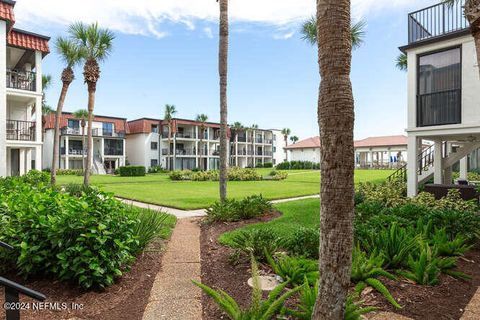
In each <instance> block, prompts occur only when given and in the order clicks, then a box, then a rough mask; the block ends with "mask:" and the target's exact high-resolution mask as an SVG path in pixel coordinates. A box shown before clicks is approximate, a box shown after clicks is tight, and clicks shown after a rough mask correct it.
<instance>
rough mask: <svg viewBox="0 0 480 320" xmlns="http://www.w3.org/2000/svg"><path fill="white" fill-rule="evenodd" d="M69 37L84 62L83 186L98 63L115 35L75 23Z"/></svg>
mask: <svg viewBox="0 0 480 320" xmlns="http://www.w3.org/2000/svg"><path fill="white" fill-rule="evenodd" d="M69 33H70V37H71V38H72V39H73V40H74V41H76V43H77V45H78V47H80V54H81V57H82V59H83V60H84V61H85V65H84V67H83V77H84V80H85V83H86V84H87V88H88V129H87V166H86V168H84V176H83V184H84V185H85V186H88V185H89V184H90V170H91V168H92V160H93V146H92V144H93V140H92V123H93V110H94V109H95V93H96V91H97V82H98V79H99V78H100V66H99V62H102V61H105V60H106V59H107V58H108V57H109V55H110V54H111V52H112V49H113V40H114V39H115V35H114V34H113V33H112V32H111V31H110V30H108V29H102V28H99V26H98V23H92V24H90V25H85V24H84V23H82V22H77V23H75V24H73V25H71V26H70V29H69Z"/></svg>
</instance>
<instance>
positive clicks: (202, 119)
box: [196, 113, 208, 170]
mask: <svg viewBox="0 0 480 320" xmlns="http://www.w3.org/2000/svg"><path fill="white" fill-rule="evenodd" d="M196 120H197V122H199V123H200V145H199V147H198V149H200V153H199V159H198V161H199V162H200V169H202V170H204V169H207V168H203V167H204V166H203V163H202V152H203V137H204V133H205V123H206V122H207V121H208V116H207V115H206V114H203V113H202V114H197V119H196Z"/></svg>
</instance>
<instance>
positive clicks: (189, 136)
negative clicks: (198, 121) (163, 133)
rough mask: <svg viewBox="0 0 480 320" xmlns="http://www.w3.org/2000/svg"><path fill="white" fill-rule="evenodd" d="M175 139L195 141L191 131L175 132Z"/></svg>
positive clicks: (193, 133)
mask: <svg viewBox="0 0 480 320" xmlns="http://www.w3.org/2000/svg"><path fill="white" fill-rule="evenodd" d="M176 137H177V138H184V139H195V138H196V137H195V132H192V131H184V132H177V133H176Z"/></svg>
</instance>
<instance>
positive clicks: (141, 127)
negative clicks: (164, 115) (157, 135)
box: [127, 118, 162, 134]
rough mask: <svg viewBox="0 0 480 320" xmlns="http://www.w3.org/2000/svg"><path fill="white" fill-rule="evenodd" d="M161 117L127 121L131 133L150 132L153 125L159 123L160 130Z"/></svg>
mask: <svg viewBox="0 0 480 320" xmlns="http://www.w3.org/2000/svg"><path fill="white" fill-rule="evenodd" d="M161 121H162V120H160V119H148V118H142V119H137V120H132V121H129V122H128V123H127V125H128V132H129V134H134V133H150V132H152V125H155V124H156V125H158V130H159V132H160V122H161Z"/></svg>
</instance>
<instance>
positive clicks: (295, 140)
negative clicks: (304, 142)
mask: <svg viewBox="0 0 480 320" xmlns="http://www.w3.org/2000/svg"><path fill="white" fill-rule="evenodd" d="M290 141H292V143H293V144H295V143H297V141H298V137H297V136H291V137H290Z"/></svg>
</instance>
